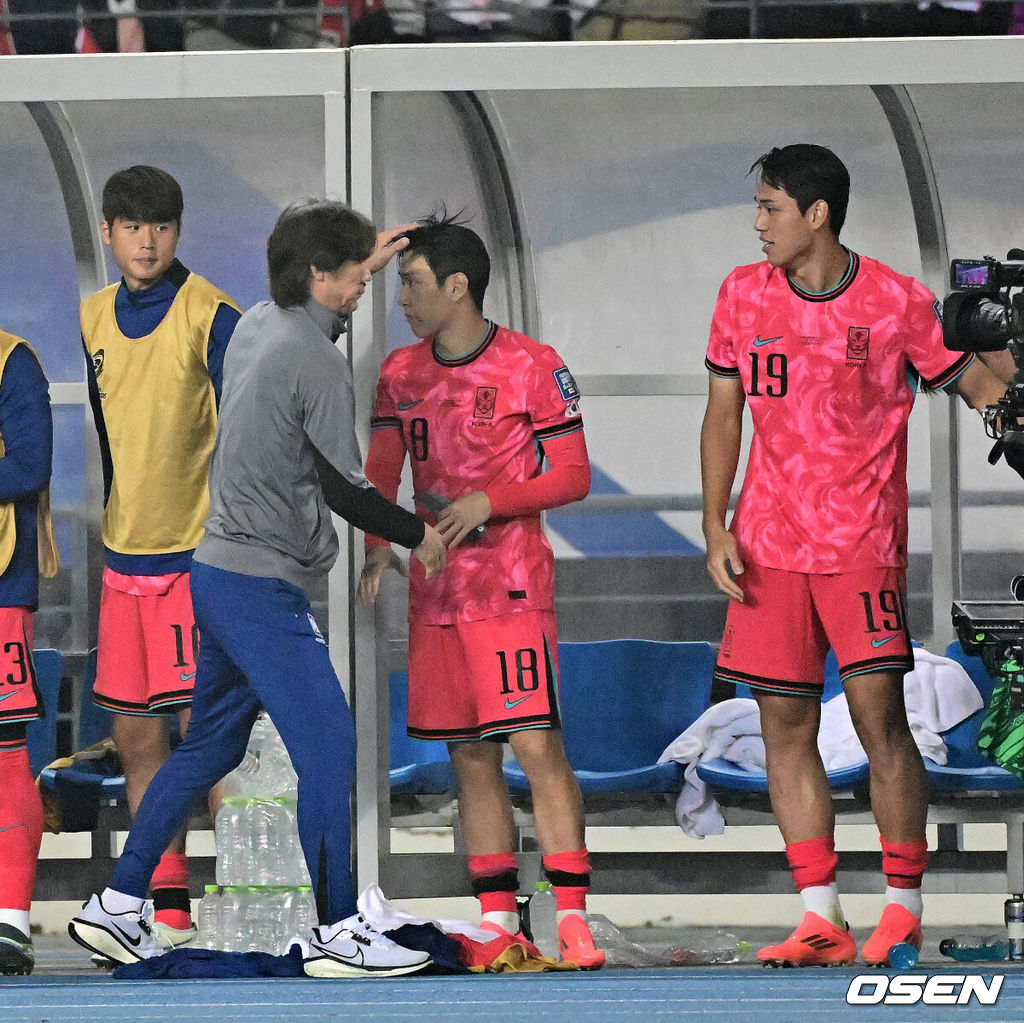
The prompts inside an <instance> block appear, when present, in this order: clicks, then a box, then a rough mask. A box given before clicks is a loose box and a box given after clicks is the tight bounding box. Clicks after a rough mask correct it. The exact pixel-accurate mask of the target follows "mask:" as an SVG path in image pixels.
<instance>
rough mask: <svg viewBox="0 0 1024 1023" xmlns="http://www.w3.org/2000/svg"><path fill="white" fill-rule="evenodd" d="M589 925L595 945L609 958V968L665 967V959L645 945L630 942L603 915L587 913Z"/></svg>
mask: <svg viewBox="0 0 1024 1023" xmlns="http://www.w3.org/2000/svg"><path fill="white" fill-rule="evenodd" d="M587 924H588V925H589V927H590V933H591V934H592V935H593V937H594V944H595V945H597V947H598V948H599V949H601V950H602V951H603V952H604V954H605V955H606V956H607V960H608V965H609V966H634V967H643V966H664V965H665V961H664V957H662V956H659V955H657V954H656V953H654V952H652V951H651V950H650V949H648V948H644V946H643V945H638V944H637V943H636V942H635V941H630V940H629V938H627V937H626V936H625V935H624V934H623V933H622V931H620V930H619V929H618V927H616V926H615V924H613V923H612V922H611V920H609V919H608V917H606V916H604V915H602V914H601V913H587Z"/></svg>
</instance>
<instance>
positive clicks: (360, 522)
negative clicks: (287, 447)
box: [313, 448, 426, 550]
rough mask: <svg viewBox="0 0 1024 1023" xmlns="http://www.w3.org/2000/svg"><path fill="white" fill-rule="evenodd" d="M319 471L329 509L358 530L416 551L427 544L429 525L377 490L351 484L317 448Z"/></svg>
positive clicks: (317, 466) (317, 468) (315, 452)
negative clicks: (425, 540)
mask: <svg viewBox="0 0 1024 1023" xmlns="http://www.w3.org/2000/svg"><path fill="white" fill-rule="evenodd" d="M313 450H314V454H315V458H316V470H317V474H318V475H319V477H320V486H321V487H323V491H324V498H325V500H326V501H327V506H328V507H329V508H330V509H331V511H333V512H334V513H335V514H337V515H340V516H341V517H342V518H343V519H345V520H346V521H347V522H351V523H352V525H353V526H355V527H356V529H361V530H362V531H363V532H364V533H372V534H373V535H374V536H379V537H382V538H383V539H385V540H390V541H391V542H392V543H397V544H398V545H399V546H400V547H408V548H409V549H410V550H412V549H413V548H414V547H418V546H419V545H420V544H421V543H422V542H423V535H424V533H425V532H426V525H425V524H424V522H423V520H422V519H420V518H417V517H416V516H415V515H413V513H412V512H408V511H406V510H405V509H404V508H399V507H398V505H397V504H392V503H391V502H390V501H389V500H388V499H387V498H386V497H385V496H384V495H383V494H382V493H381V492H380V491H379V490H378V489H377V488H376V487H357V486H356V485H355V484H353V483H349V481H348V480H347V479H345V477H344V476H342V475H341V473H340V472H338V470H337V469H335V468H334V466H333V465H331V463H330V462H328V461H327V459H326V458H324V456H323V455H322V454H320V452H319V451H317V450H316V448H314V449H313Z"/></svg>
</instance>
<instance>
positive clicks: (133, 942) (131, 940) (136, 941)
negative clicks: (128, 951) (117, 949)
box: [113, 924, 142, 948]
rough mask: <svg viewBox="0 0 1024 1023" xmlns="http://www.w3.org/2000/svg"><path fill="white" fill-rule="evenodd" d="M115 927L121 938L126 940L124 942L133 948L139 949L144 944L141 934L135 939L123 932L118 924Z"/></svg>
mask: <svg viewBox="0 0 1024 1023" xmlns="http://www.w3.org/2000/svg"><path fill="white" fill-rule="evenodd" d="M113 926H114V930H115V931H117V933H118V934H120V935H121V937H122V938H124V940H125V941H127V942H128V944H129V945H131V946H132V948H138V946H139V945H140V944H141V943H142V935H141V934H139V935H137V936H136V937H134V938H133V937H132V936H131V935H130V934H126V933H125V932H124V931H122V930H121V928H120V927H118V926H117V924H114V925H113Z"/></svg>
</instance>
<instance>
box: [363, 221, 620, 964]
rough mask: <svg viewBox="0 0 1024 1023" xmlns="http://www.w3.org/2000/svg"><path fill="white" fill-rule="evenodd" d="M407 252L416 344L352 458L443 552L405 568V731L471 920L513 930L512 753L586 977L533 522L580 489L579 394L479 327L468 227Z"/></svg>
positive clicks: (493, 329) (528, 341) (553, 360)
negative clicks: (439, 565) (411, 512)
mask: <svg viewBox="0 0 1024 1023" xmlns="http://www.w3.org/2000/svg"><path fill="white" fill-rule="evenodd" d="M409 242H410V244H409V248H408V249H407V251H406V252H404V253H402V255H401V257H400V275H401V280H402V291H401V295H400V298H399V304H400V305H401V307H402V310H403V312H404V313H405V316H406V319H407V320H408V322H409V324H410V326H411V327H412V328H413V330H414V331H415V332H416V333H417V335H418V336H420V337H423V338H425V340H422V341H420V342H419V343H417V344H413V345H410V346H409V347H407V348H402V349H399V350H398V351H396V352H394V353H393V354H391V355H390V356H389V357H388V358H387V359H385V361H384V363H383V365H382V366H381V374H380V382H379V384H378V388H377V400H376V405H375V408H374V413H373V420H372V426H373V434H372V439H371V444H370V451H369V454H368V456H367V462H366V472H367V476H368V478H369V479H371V480H372V481H373V482H374V483H376V484H377V486H378V487H379V488H380V490H381V491H382V492H383V493H384V494H385V495H386V496H389V497H392V498H393V497H394V496H395V495H396V493H397V490H398V483H399V478H400V476H401V470H402V465H403V463H404V461H405V458H406V457H407V456H408V459H409V461H410V465H411V468H412V479H413V487H414V492H415V495H416V498H415V499H416V500H417V502H418V504H419V506H420V507H421V508H423V509H432V510H434V511H439V515H438V519H437V528H438V531H439V532H440V534H441V536H442V537H443V538H444V539H445V541H446V543H447V544H448V564H447V567H446V568H445V570H444V572H441V573H439V574H438V575H437V576H436V577H435V578H432V579H429V580H427V579H425V578H424V577H423V573H422V572H421V571H420V570H419V569H418V567H416V566H413V568H412V578H411V583H410V594H409V719H408V731H409V734H410V735H412V736H414V737H416V738H423V739H426V738H434V739H437V738H441V739H446V740H448V744H449V751H450V753H451V756H452V763H453V765H454V768H455V775H456V782H457V786H458V793H459V815H460V818H461V821H462V830H463V835H464V837H465V841H466V848H467V851H468V852H469V869H470V875H471V877H472V880H473V887H474V892H475V894H476V895H477V897H478V898H479V900H480V903H481V911H482V914H483V923H484V926H487V927H490V928H493V929H497V930H500V931H509V932H516V931H517V930H518V916H517V914H516V901H515V893H516V889H517V886H518V873H517V868H516V860H515V855H514V852H513V849H514V845H513V835H512V807H511V804H510V802H509V797H508V791H507V789H506V787H505V783H504V778H503V775H502V771H501V760H502V756H501V745H500V741H507V742H508V743H509V744H510V745H511V746H512V750H513V752H514V754H515V756H516V758H517V759H518V761H519V763H520V764H521V765H522V767H523V769H524V771H525V772H526V775H527V777H528V779H529V781H530V787H531V790H532V792H533V797H534V803H535V806H536V807H537V818H538V820H540V821H542V822H543V823H542V824H541V826H540V828H539V830H538V837H539V839H540V843H541V846H542V848H543V851H544V867H545V870H546V871H547V874H548V877H549V878H550V879H551V881H552V884H553V886H554V889H555V898H556V905H557V908H558V911H559V919H560V924H559V935H560V945H561V952H562V957H563V958H564V959H566V960H571V961H574V962H576V963H578V964H579V965H581V966H584V967H588V968H595V967H597V966H600V965H601V963H603V962H604V954H603V953H602V952H601V951H600V950H598V949H596V948H595V947H594V944H593V939H592V938H591V935H590V932H589V930H588V928H587V924H586V917H585V896H586V892H587V890H588V888H589V883H590V863H589V856H588V853H587V850H586V846H585V845H584V842H583V815H582V806H581V800H580V794H579V785H578V784H577V782H576V778H575V776H574V775H573V773H572V770H571V768H570V767H569V764H568V761H567V760H566V757H565V751H564V749H563V746H562V741H561V732H560V724H561V718H560V712H559V704H558V637H557V633H556V629H555V616H554V559H553V555H552V551H551V547H550V545H549V544H548V541H547V539H546V538H545V537H544V533H543V531H542V529H541V523H540V513H541V512H542V511H543V510H544V509H545V508H552V507H555V506H556V505H561V504H565V503H567V502H569V501H574V500H578V499H579V498H581V497H583V496H584V495H585V494H586V493H587V490H588V489H589V485H590V463H589V460H588V458H587V450H586V443H585V441H584V436H583V421H582V418H581V416H580V409H579V392H578V390H577V389H576V384H575V382H574V381H573V378H572V375H571V374H570V372H569V370H568V369H567V368H566V365H565V363H564V362H563V361H562V359H561V358H560V357H559V356H558V354H557V353H556V352H555V350H554V349H553V348H550V347H549V346H547V345H544V344H540V343H539V342H537V341H534V340H533V339H532V338H529V337H526V336H524V335H523V334H519V333H517V332H515V331H513V330H509V329H507V328H505V327H499V326H496V325H495V324H493V323H491V322H490V321H489V320H486V319H484V317H483V315H482V313H481V311H480V309H481V304H482V300H483V294H484V290H485V289H486V286H487V280H488V275H489V269H490V264H489V260H488V258H487V253H486V250H485V249H484V247H483V243H482V242H481V241H480V239H479V238H478V237H477V236H476V234H474V233H473V232H472V231H470V230H469V229H468V228H466V227H465V226H463V225H460V224H457V223H454V222H452V221H450V220H442V221H437V220H433V219H432V220H430V221H427V222H423V224H422V226H421V227H420V228H418V229H417V230H415V231H412V232H410V234H409ZM545 457H546V458H547V460H548V461H549V462H550V469H549V470H548V471H546V472H545V471H543V462H544V459H545ZM481 526H482V527H483V531H482V532H481V531H480V529H479V527H481ZM367 547H368V553H367V562H366V567H365V568H364V570H363V575H362V578H361V580H360V594H359V595H360V598H361V599H372V598H373V596H375V594H376V588H377V584H378V580H379V577H380V573H381V572H382V571H383V570H384V569H385V568H386V567H388V566H389V565H392V566H394V567H398V564H399V563H398V562H397V559H395V558H394V556H393V555H392V554H391V553H390V551H389V550H387V549H383V548H381V547H380V546H379V544H377V543H376V542H375V541H374V540H373V538H368V539H367ZM488 739H494V740H499V741H498V742H488V741H486V740H488Z"/></svg>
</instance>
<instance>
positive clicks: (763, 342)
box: [754, 334, 782, 348]
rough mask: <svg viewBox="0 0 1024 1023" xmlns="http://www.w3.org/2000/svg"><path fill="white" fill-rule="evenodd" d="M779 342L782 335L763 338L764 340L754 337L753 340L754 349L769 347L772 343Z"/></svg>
mask: <svg viewBox="0 0 1024 1023" xmlns="http://www.w3.org/2000/svg"><path fill="white" fill-rule="evenodd" d="M781 340H782V335H781V334H779V335H778V336H777V337H764V338H762V337H755V338H754V347H755V348H760V347H761V346H762V345H770V344H771V343H772V342H773V341H781Z"/></svg>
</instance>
